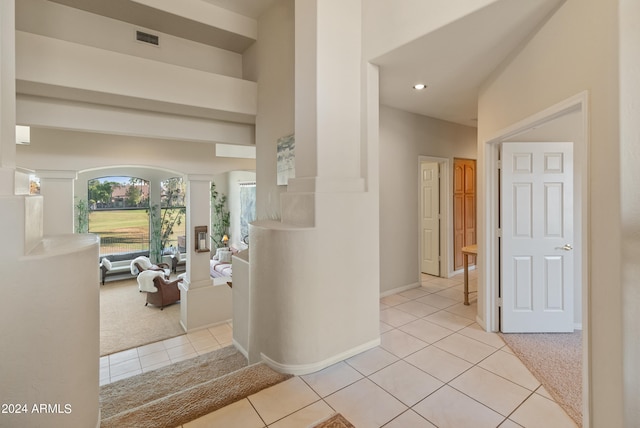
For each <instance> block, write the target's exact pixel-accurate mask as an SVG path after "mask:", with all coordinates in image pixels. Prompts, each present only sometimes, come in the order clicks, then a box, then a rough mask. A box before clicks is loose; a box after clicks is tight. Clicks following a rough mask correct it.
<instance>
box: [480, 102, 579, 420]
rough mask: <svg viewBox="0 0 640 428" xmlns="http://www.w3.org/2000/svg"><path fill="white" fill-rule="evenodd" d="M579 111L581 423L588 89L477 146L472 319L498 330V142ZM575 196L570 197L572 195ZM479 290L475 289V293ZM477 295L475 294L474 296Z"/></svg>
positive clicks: (576, 168) (576, 174) (576, 272)
mask: <svg viewBox="0 0 640 428" xmlns="http://www.w3.org/2000/svg"><path fill="white" fill-rule="evenodd" d="M574 112H579V113H580V116H581V126H580V127H581V129H580V130H579V131H580V133H581V134H582V141H575V142H574V150H575V152H574V154H575V158H574V186H575V189H576V192H575V193H576V195H578V199H579V201H578V203H576V204H574V220H575V219H576V217H578V220H579V221H578V222H575V221H574V224H576V225H579V226H578V227H576V228H575V230H574V233H575V236H576V237H577V238H578V239H580V241H579V244H578V242H577V241H576V244H577V245H576V246H575V247H576V249H577V250H579V254H576V256H575V259H574V262H575V267H574V278H575V281H581V283H582V292H581V295H582V390H583V393H582V403H583V404H582V408H583V426H584V427H585V428H586V427H589V425H590V423H589V422H590V421H589V416H590V408H591V406H590V404H589V403H590V397H591V396H592V394H591V391H590V390H591V387H590V382H589V372H590V370H591V369H590V356H589V349H590V334H591V329H590V325H589V318H590V316H589V314H590V312H589V307H590V301H589V295H590V288H591V287H590V277H589V269H588V265H589V264H588V258H589V243H590V239H589V218H588V215H589V210H588V207H589V153H590V150H589V147H590V140H589V92H588V91H583V92H581V93H579V94H577V95H575V96H573V97H570V98H568V99H566V100H564V101H561V102H559V103H558V104H555V105H553V106H551V107H549V108H547V109H545V110H543V111H540V112H538V113H536V114H534V115H532V116H530V117H528V118H526V119H523V120H521V121H519V122H517V123H515V124H513V125H511V126H509V127H507V128H505V129H503V130H501V131H499V132H497V133H496V134H495V135H494V136H493V137H491V138H489V139H487V140H485V141H483V142H482V146H481V149H483V151H484V154H485V155H484V162H483V167H484V173H483V174H482V181H483V183H482V185H483V187H484V194H485V198H484V199H485V201H486V203H485V205H484V209H483V212H484V217H485V220H484V224H483V225H481V228H482V231H481V234H482V236H479V239H480V240H481V241H480V242H479V246H478V248H479V253H480V254H485V255H486V256H485V257H482V256H481V257H482V259H481V260H482V265H483V269H482V271H481V272H480V273H481V275H480V276H479V290H480V293H482V294H484V296H483V297H484V298H483V300H484V302H479V304H482V305H483V309H484V319H483V320H482V319H478V322H479V323H480V324H481V325H483V326H484V328H485V329H486V330H487V331H498V330H499V304H500V301H499V290H498V287H499V280H500V265H499V260H500V257H499V255H500V253H499V236H498V234H499V232H498V218H499V217H498V216H499V210H500V207H499V201H500V195H499V189H498V183H499V175H498V165H499V152H500V144H501V143H502V141H505V140H507V139H510V138H514V137H515V136H516V135H518V134H522V133H524V132H527V131H529V130H533V129H535V128H537V127H540V126H542V125H544V124H545V123H548V122H550V121H552V120H554V119H557V118H560V117H562V116H564V115H566V114H568V113H574ZM574 197H575V196H574ZM480 293H479V294H480ZM482 294H480V296H479V299H480V298H481V296H482Z"/></svg>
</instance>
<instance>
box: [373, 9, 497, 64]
mask: <svg viewBox="0 0 640 428" xmlns="http://www.w3.org/2000/svg"><path fill="white" fill-rule="evenodd" d="M495 2H496V0H457V1H451V2H446V6H444V5H443V2H442V0H394V1H388V0H363V2H362V3H363V10H364V15H363V31H364V34H365V37H364V38H363V39H364V41H365V46H364V47H365V56H366V58H368V59H374V58H376V57H378V56H380V55H382V54H384V53H387V52H389V51H391V50H393V49H395V48H397V47H399V46H402V45H404V44H405V43H408V42H411V41H413V40H415V39H417V38H418V37H421V36H423V35H425V34H427V33H430V32H431V31H434V30H436V29H438V28H440V27H443V26H445V25H447V24H450V23H451V22H453V21H455V20H457V19H459V18H462V17H463V16H465V15H468V14H470V13H472V12H474V11H476V10H479V9H482V8H483V7H485V6H487V5H489V4H491V3H495Z"/></svg>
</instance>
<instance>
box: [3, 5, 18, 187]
mask: <svg viewBox="0 0 640 428" xmlns="http://www.w3.org/2000/svg"><path fill="white" fill-rule="evenodd" d="M15 34H16V27H15V0H0V195H13V194H14V189H15V174H16V170H15V169H16V48H15V44H16V42H15V39H16V37H15Z"/></svg>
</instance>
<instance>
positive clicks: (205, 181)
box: [186, 174, 213, 289]
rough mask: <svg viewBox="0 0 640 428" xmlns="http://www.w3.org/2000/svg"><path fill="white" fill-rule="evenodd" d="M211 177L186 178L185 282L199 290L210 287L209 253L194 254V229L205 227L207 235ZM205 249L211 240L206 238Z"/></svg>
mask: <svg viewBox="0 0 640 428" xmlns="http://www.w3.org/2000/svg"><path fill="white" fill-rule="evenodd" d="M212 180H213V177H212V176H208V175H193V174H192V175H188V176H187V229H186V235H187V280H188V281H189V288H191V289H193V288H200V287H206V286H208V285H211V282H212V280H211V276H210V275H209V260H210V259H211V254H210V253H209V252H196V242H195V240H196V237H195V227H196V226H206V227H207V231H208V233H207V235H210V233H211V231H210V230H209V227H210V222H211V181H212ZM207 248H211V240H210V239H209V238H208V237H207Z"/></svg>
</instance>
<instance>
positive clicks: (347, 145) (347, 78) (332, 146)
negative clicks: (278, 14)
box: [295, 0, 362, 182]
mask: <svg viewBox="0 0 640 428" xmlns="http://www.w3.org/2000/svg"><path fill="white" fill-rule="evenodd" d="M295 9H296V12H295V14H296V48H295V49H296V64H295V80H296V84H295V87H296V91H295V94H296V117H295V131H296V177H297V178H300V177H316V180H321V181H323V182H332V181H335V179H347V178H348V179H359V178H360V176H361V173H360V163H361V159H360V156H361V149H360V146H361V135H360V133H361V102H362V88H361V84H362V83H361V82H362V53H361V51H362V48H361V44H362V43H361V36H360V33H361V31H360V21H361V16H360V15H361V3H360V1H348V2H345V1H341V0H323V1H317V0H298V1H296V4H295Z"/></svg>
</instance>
